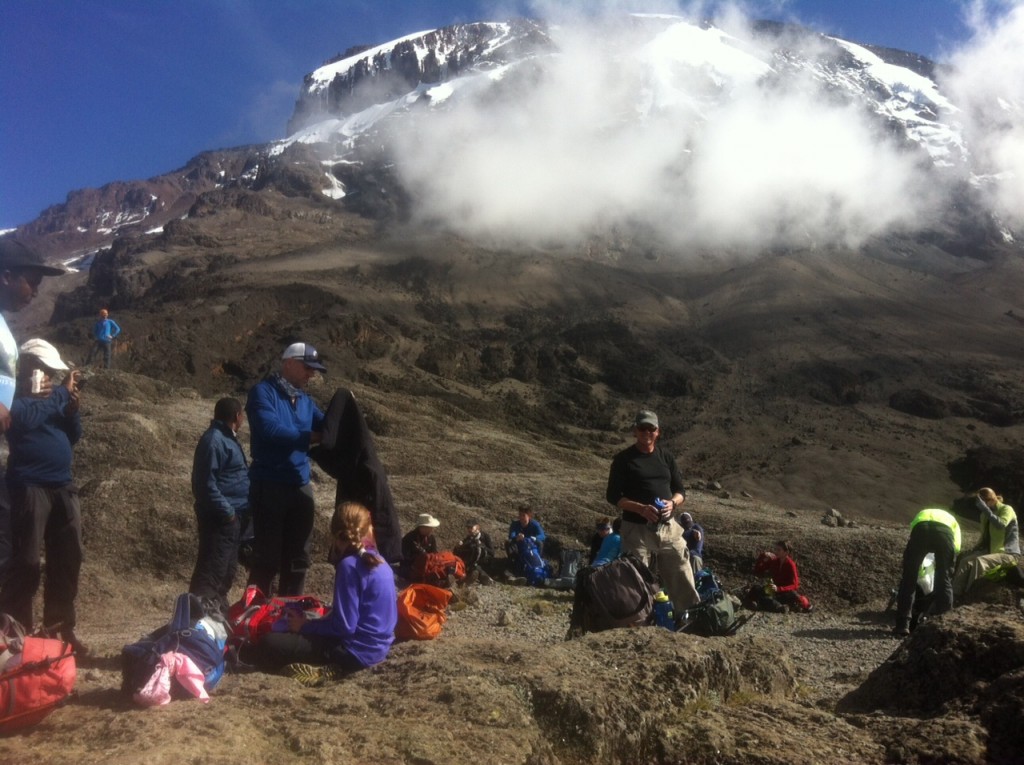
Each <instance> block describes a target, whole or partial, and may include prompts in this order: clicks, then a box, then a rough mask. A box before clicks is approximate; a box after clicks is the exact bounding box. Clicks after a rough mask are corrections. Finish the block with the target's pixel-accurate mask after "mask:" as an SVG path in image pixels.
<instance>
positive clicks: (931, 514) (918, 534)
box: [893, 508, 960, 636]
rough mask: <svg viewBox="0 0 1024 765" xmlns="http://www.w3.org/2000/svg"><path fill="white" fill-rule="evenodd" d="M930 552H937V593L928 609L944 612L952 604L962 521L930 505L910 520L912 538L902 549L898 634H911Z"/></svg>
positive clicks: (897, 597) (897, 618)
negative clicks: (923, 568) (920, 579)
mask: <svg viewBox="0 0 1024 765" xmlns="http://www.w3.org/2000/svg"><path fill="white" fill-rule="evenodd" d="M928 553H932V554H933V555H934V556H935V597H934V600H933V601H932V606H931V608H930V609H929V613H931V614H941V613H944V612H946V611H948V610H950V609H951V608H952V607H953V569H954V567H955V565H956V556H957V555H958V554H959V553H960V524H959V523H957V521H956V518H955V517H953V515H952V513H950V512H948V511H946V510H938V509H934V508H928V509H925V510H922V511H921V512H919V513H918V514H917V515H915V516H914V520H912V521H911V522H910V539H909V540H908V541H907V547H906V549H905V550H904V551H903V577H902V578H901V579H900V587H899V590H898V591H897V594H896V627H895V628H894V629H893V634H895V635H898V636H903V635H909V634H910V615H911V612H912V611H913V609H914V593H915V591H916V588H917V577H918V573H919V572H920V570H921V564H922V563H923V562H924V557H925V556H926V555H927V554H928Z"/></svg>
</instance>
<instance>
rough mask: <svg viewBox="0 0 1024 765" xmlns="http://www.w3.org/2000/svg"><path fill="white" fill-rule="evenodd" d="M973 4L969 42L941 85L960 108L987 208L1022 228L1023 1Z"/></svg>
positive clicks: (955, 59)
mask: <svg viewBox="0 0 1024 765" xmlns="http://www.w3.org/2000/svg"><path fill="white" fill-rule="evenodd" d="M990 5H991V4H985V3H980V2H975V3H973V4H972V6H971V8H972V13H971V21H972V26H973V28H974V38H973V41H972V44H971V45H970V46H968V47H966V48H964V49H963V50H960V51H958V52H956V53H955V54H953V56H952V57H951V59H950V71H949V74H948V75H946V76H945V77H943V85H944V86H945V87H946V88H947V90H948V91H949V92H950V93H951V94H952V97H953V98H954V99H955V100H956V102H957V103H958V104H959V105H960V107H961V109H962V121H963V125H964V134H965V136H966V137H967V139H968V141H969V142H970V145H971V148H972V151H973V154H974V158H975V171H976V173H978V175H979V179H978V180H979V182H980V183H981V184H982V185H983V188H984V189H985V191H986V192H987V194H988V196H989V200H990V204H991V206H992V209H993V210H995V211H996V212H997V213H999V214H1000V215H1001V216H1002V217H1003V218H1004V219H1005V220H1006V221H1007V222H1008V223H1009V224H1010V225H1011V226H1013V227H1015V228H1019V227H1021V226H1022V225H1024V2H1019V0H1018V1H1017V2H1013V3H1003V4H1002V5H1005V6H1007V11H1006V13H1005V14H1004V15H1002V16H1001V17H1000V18H999V19H998V22H993V20H992V18H991V13H990V11H991V7H990Z"/></svg>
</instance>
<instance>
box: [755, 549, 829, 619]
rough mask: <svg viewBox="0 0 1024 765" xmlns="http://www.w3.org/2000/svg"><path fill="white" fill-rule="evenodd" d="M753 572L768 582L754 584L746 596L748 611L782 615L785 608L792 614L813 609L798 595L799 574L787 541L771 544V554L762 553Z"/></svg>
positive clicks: (806, 600)
mask: <svg viewBox="0 0 1024 765" xmlns="http://www.w3.org/2000/svg"><path fill="white" fill-rule="evenodd" d="M754 573H755V574H757V575H758V576H763V575H765V574H767V575H768V576H770V577H771V582H769V583H768V584H765V585H755V586H754V587H752V588H751V589H750V591H749V592H748V593H747V597H746V599H745V600H746V602H747V604H748V605H750V606H751V607H752V608H755V609H758V610H761V611H775V612H782V611H785V610H786V609H787V608H789V609H790V610H792V611H804V612H810V611H811V610H813V608H814V606H812V605H811V602H810V601H809V600H808V599H807V598H806V597H805V596H803V595H801V594H800V593H799V589H800V574H799V573H798V572H797V569H796V561H795V560H793V547H792V545H790V543H789V542H786V541H779V542H776V543H775V552H774V553H771V552H768V551H765V552H763V553H761V555H760V556H758V558H757V561H756V562H755V563H754Z"/></svg>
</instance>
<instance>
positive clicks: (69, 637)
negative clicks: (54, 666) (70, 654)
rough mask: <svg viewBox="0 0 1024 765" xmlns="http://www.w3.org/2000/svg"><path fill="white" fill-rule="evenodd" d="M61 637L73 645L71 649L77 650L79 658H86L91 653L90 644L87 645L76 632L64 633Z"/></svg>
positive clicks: (76, 653)
mask: <svg viewBox="0 0 1024 765" xmlns="http://www.w3.org/2000/svg"><path fill="white" fill-rule="evenodd" d="M61 638H62V639H63V640H64V642H65V643H67V644H68V645H69V646H71V650H72V651H74V652H75V656H77V657H78V658H79V659H84V658H86V657H88V656H89V654H90V653H91V652H90V650H89V646H87V645H86V644H85V643H83V642H82V641H81V640H79V639H78V637H77V636H76V635H75V633H74V632H65V633H62V635H61Z"/></svg>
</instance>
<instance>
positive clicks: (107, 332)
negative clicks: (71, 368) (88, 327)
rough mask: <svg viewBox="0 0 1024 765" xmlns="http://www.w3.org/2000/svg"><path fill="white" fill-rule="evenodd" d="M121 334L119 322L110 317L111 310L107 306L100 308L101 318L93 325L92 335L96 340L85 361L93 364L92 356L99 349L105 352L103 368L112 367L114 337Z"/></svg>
mask: <svg viewBox="0 0 1024 765" xmlns="http://www.w3.org/2000/svg"><path fill="white" fill-rule="evenodd" d="M120 334H121V328H120V327H119V326H118V325H117V322H116V321H114V320H113V319H111V318H110V312H109V311H107V309H106V308H101V309H100V318H99V321H97V322H96V323H95V324H94V325H93V327H92V336H93V339H94V340H95V342H94V343H93V346H92V349H91V350H90V351H89V356H88V357H87V358H86V360H85V363H86V364H91V363H92V357H93V356H95V355H96V352H97V351H102V352H103V368H104V369H110V357H111V354H112V351H113V347H114V338H115V337H117V336H118V335H120Z"/></svg>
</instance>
